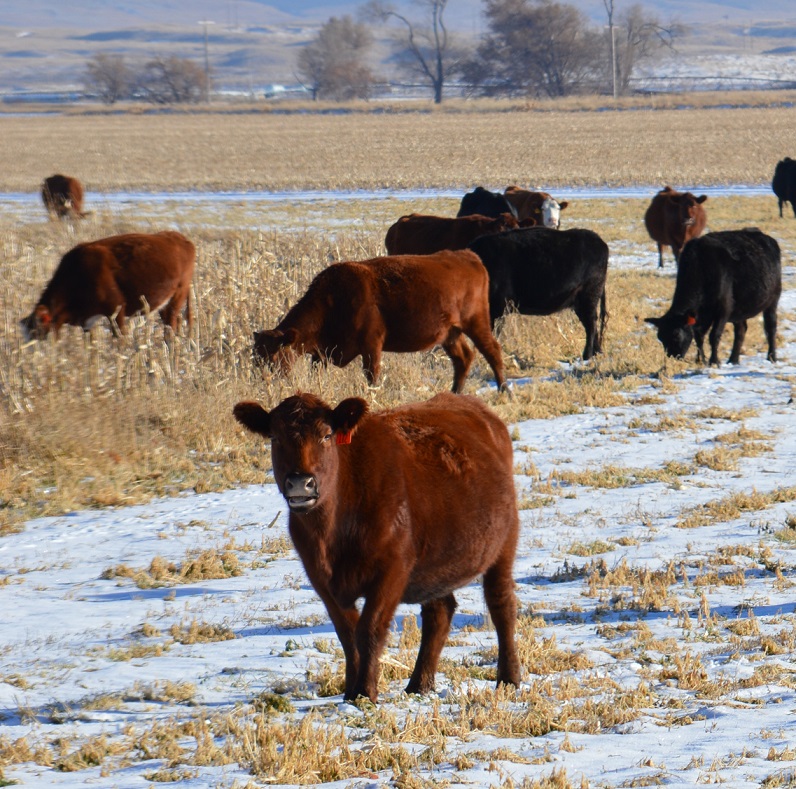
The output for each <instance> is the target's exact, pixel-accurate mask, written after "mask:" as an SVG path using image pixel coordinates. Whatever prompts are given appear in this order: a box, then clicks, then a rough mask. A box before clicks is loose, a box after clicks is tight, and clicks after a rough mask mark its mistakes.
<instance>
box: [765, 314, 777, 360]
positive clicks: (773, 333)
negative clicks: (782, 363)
mask: <svg viewBox="0 0 796 789" xmlns="http://www.w3.org/2000/svg"><path fill="white" fill-rule="evenodd" d="M763 330H764V331H765V333H766V340H768V354H767V356H766V358H767V359H768V361H770V362H776V361H777V307H776V305H774V306H773V307H769V308H768V309H767V310H763Z"/></svg>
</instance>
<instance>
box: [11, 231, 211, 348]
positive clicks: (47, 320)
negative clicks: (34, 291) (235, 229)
mask: <svg viewBox="0 0 796 789" xmlns="http://www.w3.org/2000/svg"><path fill="white" fill-rule="evenodd" d="M195 260H196V249H195V247H194V245H193V244H192V243H191V242H190V241H189V240H188V239H187V238H185V236H183V235H182V234H180V233H177V232H175V231H172V230H165V231H163V232H161V233H127V234H125V235H121V236H111V237H110V238H101V239H99V240H98V241H89V242H86V243H84V244H78V245H77V246H76V247H74V248H73V249H70V250H69V252H67V253H66V254H65V255H64V256H63V257H62V258H61V262H60V263H59V264H58V267H57V268H56V270H55V273H54V274H53V276H52V279H51V280H50V282H49V283H48V285H47V287H45V289H44V291H43V293H42V294H41V297H40V298H39V301H38V303H37V304H36V307H35V308H34V310H33V312H31V314H30V315H28V317H27V318H24V319H23V320H22V321H21V322H20V323H21V324H22V331H23V334H24V336H25V339H26V340H28V339H39V338H41V337H44V336H45V335H46V334H47V333H48V332H49V331H51V330H52V331H54V332H56V334H57V332H58V330H59V329H60V328H61V326H63V325H64V324H65V323H66V324H69V325H71V326H82V327H83V328H84V329H89V328H91V326H92V325H93V324H94V323H95V322H96V321H97V320H98V319H99V318H101V317H102V316H103V315H104V316H106V317H107V318H111V319H113V320H111V326H112V327H113V328H114V332H115V331H116V328H115V327H116V326H118V329H119V331H124V326H125V319H126V318H128V317H129V316H131V315H133V314H135V313H137V312H141V311H142V310H143V309H145V308H147V309H150V310H152V311H153V312H155V311H157V312H160V317H161V318H162V319H163V323H164V325H166V326H169V327H171V329H172V331H174V332H176V331H177V324H178V321H179V318H180V310H182V308H183V307H185V319H186V321H187V322H188V326H189V327H190V325H191V306H190V301H189V292H190V288H191V279H192V277H193V270H194V263H195ZM145 302H146V303H145ZM114 321H115V325H114Z"/></svg>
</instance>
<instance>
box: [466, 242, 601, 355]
mask: <svg viewBox="0 0 796 789" xmlns="http://www.w3.org/2000/svg"><path fill="white" fill-rule="evenodd" d="M470 249H472V250H473V251H474V252H475V253H476V254H477V255H478V256H479V257H480V258H481V260H482V261H483V263H484V266H485V267H486V270H487V272H488V273H489V312H490V316H491V319H492V325H493V326H494V324H495V321H496V320H497V319H498V318H499V317H500V316H501V315H503V313H504V312H505V310H506V307H508V306H510V305H513V306H514V307H515V308H516V309H517V310H518V311H519V312H520V313H522V314H523V315H552V314H553V313H554V312H560V311H561V310H564V309H567V308H570V309H572V310H574V311H575V314H576V315H577V316H578V319H579V320H580V322H581V323H582V324H583V328H584V329H585V330H586V345H585V347H584V349H583V358H584V359H591V357H592V356H593V355H594V354H595V353H600V351H601V350H602V336H603V331H604V329H605V321H606V318H607V314H608V313H607V312H606V308H605V280H606V276H607V272H608V246H607V245H606V243H605V242H604V241H603V240H602V239H601V238H600V237H599V236H598V235H597V234H596V233H594V232H593V231H591V230H584V229H581V228H573V229H571V230H550V228H546V227H538V228H528V229H520V230H509V231H508V232H506V233H501V234H500V235H497V236H482V237H481V238H478V239H476V240H475V241H474V242H473V243H472V244H470ZM598 305H599V319H600V320H599V326H598V322H597V317H598V315H597V314H598Z"/></svg>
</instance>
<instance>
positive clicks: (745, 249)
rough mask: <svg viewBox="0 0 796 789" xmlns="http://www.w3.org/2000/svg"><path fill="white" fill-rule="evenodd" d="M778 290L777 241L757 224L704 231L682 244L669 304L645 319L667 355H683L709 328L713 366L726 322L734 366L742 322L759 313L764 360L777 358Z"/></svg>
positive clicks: (699, 354) (699, 345)
mask: <svg viewBox="0 0 796 789" xmlns="http://www.w3.org/2000/svg"><path fill="white" fill-rule="evenodd" d="M781 292H782V272H781V262H780V250H779V244H777V242H776V241H775V240H774V239H773V238H771V236H767V235H766V234H765V233H761V232H760V230H758V229H757V228H746V229H745V230H724V231H721V232H717V233H707V234H706V235H704V236H702V238H695V239H693V240H692V241H689V242H688V243H687V244H686V245H685V249H684V250H683V254H682V256H681V257H680V267H679V269H678V271H677V284H676V285H675V289H674V296H673V297H672V304H671V306H670V307H669V310H668V311H667V313H666V314H665V315H663V316H662V317H660V318H647V323H651V324H652V325H653V326H655V327H657V329H658V339H659V340H660V341H661V343H663V347H664V349H665V350H666V353H667V354H668V355H669V356H675V357H677V358H678V359H682V358H683V357H684V356H685V354H686V352H687V351H688V348H689V347H690V345H691V340H696V346H697V358H698V360H699V361H700V362H701V363H703V364H704V362H705V352H704V350H703V349H702V341H703V339H704V337H705V333H706V332H707V331H708V329H709V330H710V364H716V365H717V364H718V363H719V357H718V349H719V341H720V340H721V335H722V332H723V331H724V327H725V326H726V325H727V323H728V322H729V323H732V325H733V327H734V329H735V336H734V339H733V344H732V352H731V353H730V359H729V362H730V364H738V360H739V358H740V355H741V347H742V346H743V341H744V337H745V336H746V321H747V319H748V318H752V317H754V316H755V315H759V314H760V313H761V312H762V313H763V327H764V329H765V332H766V339H767V340H768V356H767V358H768V360H769V361H770V362H775V361H776V360H777V303H778V302H779V297H780V293H781Z"/></svg>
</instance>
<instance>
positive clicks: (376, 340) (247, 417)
mask: <svg viewBox="0 0 796 789" xmlns="http://www.w3.org/2000/svg"><path fill="white" fill-rule="evenodd" d="M772 186H773V189H774V191H775V193H776V195H777V198H778V200H779V209H780V216H781V215H782V205H783V202H786V201H789V202H791V204H792V205H793V207H794V215H796V203H795V202H794V201H795V200H796V161H793V160H791V159H785V160H783V161H782V162H780V163H779V164H778V165H777V168H776V173H775V176H774V181H773V184H772ZM42 198H43V200H44V204H45V206H46V208H47V210H48V212H50V213H51V215H54V216H58V217H64V216H72V217H80V216H84V215H85V212H84V211H83V190H82V187H81V186H80V184H79V183H78V182H77V181H76V179H73V178H66V177H64V176H60V175H57V176H53V177H52V178H49V179H47V180H46V181H45V183H44V185H43V187H42ZM705 200H706V197H705V196H704V195H703V196H700V197H695V196H694V195H692V194H691V193H690V192H685V193H681V192H677V191H675V190H674V189H672V188H671V187H669V186H667V187H665V188H664V189H662V190H661V191H660V192H658V193H657V194H656V195H655V196H654V197H653V198H652V201H651V203H650V206H649V208H648V209H647V211H646V214H645V216H644V222H645V226H646V228H647V230H648V232H649V234H650V237H651V238H652V239H653V240H654V241H655V242H656V243H657V245H658V251H659V266H663V247H665V246H669V247H671V248H672V251H673V253H674V257H675V261H676V262H677V264H678V270H677V280H676V285H675V291H674V295H673V298H672V303H671V306H670V308H669V310H668V311H667V312H666V314H665V315H663V316H662V317H660V318H648V319H647V320H648V321H649V322H650V323H652V324H653V325H654V326H655V327H656V328H657V331H658V338H659V339H660V341H661V343H662V344H663V346H664V348H665V350H666V353H668V354H669V355H671V356H676V357H683V356H684V355H685V353H686V352H687V350H688V348H689V347H690V345H691V343H692V341H696V346H697V353H698V357H699V360H700V361H702V362H704V360H705V355H704V350H703V340H704V336H705V334H707V333H708V332H709V341H710V346H711V354H710V358H709V363H710V364H718V363H719V361H718V355H717V352H718V344H719V340H720V338H721V334H722V332H723V330H724V327H725V325H726V324H727V322H730V323H732V324H733V326H734V329H735V336H734V342H733V347H732V352H731V355H730V362H731V363H737V362H738V358H739V354H740V351H741V346H742V343H743V340H744V336H745V333H746V322H747V320H748V319H749V318H751V317H753V316H755V315H758V314H760V313H762V314H763V321H764V328H765V333H766V338H767V341H768V359H769V360H770V361H772V362H773V361H776V327H777V303H778V300H779V297H780V293H781V260H780V249H779V245H778V244H777V242H776V241H775V240H774V239H773V238H771V237H770V236H768V235H766V234H765V233H762V232H761V231H760V230H758V229H756V228H746V229H740V230H725V231H719V232H711V233H707V234H705V235H702V232H703V230H704V228H705V225H706V215H705V209H704V203H705ZM566 207H567V203H566V202H558V201H557V200H555V199H554V198H553V197H552V196H551V195H549V194H547V193H544V192H531V191H527V190H524V189H520V188H519V187H516V186H511V187H508V188H507V189H506V190H505V191H504V193H503V194H499V193H495V192H490V191H488V190H486V189H484V188H483V187H478V188H476V189H475V190H474V191H473V192H470V193H468V194H466V195H465V196H464V197H463V199H462V201H461V207H460V210H459V214H458V216H457V217H436V216H424V215H419V214H412V215H409V216H404V217H401V218H400V219H399V220H398V221H397V222H396V223H395V224H393V225H392V226H391V227H390V228H389V230H388V231H387V235H386V238H385V246H386V248H387V253H388V254H387V256H384V257H376V258H372V259H370V260H363V261H346V262H340V263H335V264H332V265H330V266H328V267H327V268H325V269H324V270H322V271H321V272H320V273H319V274H318V275H317V276H316V277H315V278H314V279H313V280H312V282H311V283H310V285H309V286H308V288H307V290H306V292H305V293H304V295H303V296H302V297H301V298H300V299H299V300H298V301H297V303H296V304H295V305H294V306H293V307H292V308H291V309H290V310H289V311H288V312H287V314H286V315H285V316H284V318H283V319H282V320H281V321H279V323H278V324H277V325H276V326H275V327H274V328H273V329H266V330H262V331H256V332H255V333H254V344H253V355H254V357H255V359H256V360H258V361H259V362H263V363H267V364H269V365H270V366H272V368H273V369H275V370H276V371H277V372H286V371H287V370H288V369H289V368H290V365H291V363H292V361H293V360H294V358H295V357H296V355H297V354H303V353H308V354H310V355H311V356H312V357H313V359H315V360H317V361H322V362H327V361H331V362H332V363H333V364H335V365H338V366H340V367H343V366H345V365H347V364H348V363H350V362H351V361H352V360H354V359H355V358H356V357H357V356H361V357H362V363H363V367H364V370H365V374H366V376H367V379H368V382H369V383H371V384H373V383H375V381H376V380H377V378H378V376H379V371H380V364H381V355H382V353H383V352H385V351H387V352H395V353H409V352H416V351H423V350H427V349H430V348H433V347H434V346H438V345H439V346H441V347H442V348H443V349H444V350H445V351H446V352H447V354H448V356H449V357H450V359H451V361H452V363H453V369H454V376H453V394H449V393H448V394H440V395H437V396H436V397H434V398H432V399H431V400H429V401H427V402H423V403H415V404H411V405H405V406H401V407H398V408H393V409H389V410H384V411H381V412H376V413H371V412H369V409H368V404H367V402H366V401H365V400H363V399H362V398H358V397H351V398H347V399H345V400H343V401H342V402H341V403H339V404H338V405H337V406H336V407H331V406H330V405H328V404H327V403H325V402H323V401H322V400H321V399H320V398H318V397H316V396H315V395H312V394H307V393H305V394H297V395H294V396H293V397H289V398H287V399H286V400H284V401H283V402H282V403H280V404H279V405H277V406H276V407H275V408H274V409H272V410H271V411H270V412H269V411H267V410H266V409H264V408H263V407H262V406H261V405H260V404H259V403H255V402H248V401H246V402H240V403H238V404H237V405H236V406H235V408H234V409H233V415H234V417H235V419H237V421H238V422H239V423H240V424H241V425H243V426H244V427H246V428H247V429H248V430H249V431H251V432H252V433H254V434H256V435H259V436H262V437H265V438H268V439H270V443H271V453H272V465H273V473H274V477H275V480H276V484H277V486H278V488H279V490H280V492H281V494H282V495H283V496H284V498H285V501H286V502H287V505H288V509H289V520H288V528H289V532H290V535H291V538H292V540H293V544H294V545H295V547H296V550H297V552H298V554H299V557H300V558H301V560H302V562H303V564H304V568H305V570H306V572H307V576H308V578H309V580H310V582H311V583H312V585H313V587H314V589H315V590H316V592H317V593H318V595H319V596H320V598H321V599H322V601H323V603H324V605H325V606H326V609H327V611H328V613H329V616H330V618H331V620H332V623H333V625H334V628H335V630H336V632H337V635H338V637H339V639H340V642H341V644H342V647H343V651H344V654H345V660H346V672H345V691H344V697H345V698H346V699H355V698H357V696H360V695H362V696H366V697H368V698H370V699H371V700H373V701H375V700H376V698H377V696H378V676H379V658H380V655H381V653H382V651H383V649H384V646H385V642H386V639H387V635H388V632H389V627H390V623H391V621H392V619H393V615H394V613H395V611H396V609H397V607H398V605H399V604H400V603H402V602H404V603H419V604H420V605H421V616H422V630H421V641H420V647H419V652H418V657H417V661H416V664H415V667H414V670H413V672H412V675H411V677H410V680H409V683H408V685H407V688H406V690H407V692H410V693H428V692H431V691H432V690H433V689H434V680H435V674H436V669H437V665H438V662H439V658H440V654H441V651H442V648H443V646H444V644H445V641H446V639H447V635H448V632H449V630H450V625H451V621H452V617H453V613H454V610H455V607H456V600H455V598H454V595H453V592H454V591H455V590H456V589H458V588H461V587H462V586H464V585H466V584H468V583H470V582H471V581H472V580H473V579H475V578H477V577H478V576H481V577H482V578H483V589H484V597H485V600H486V604H487V607H488V609H489V613H490V615H491V617H492V621H493V622H494V625H495V629H496V632H497V639H498V662H497V683H498V685H500V684H509V685H515V686H516V685H517V684H518V683H519V681H520V662H519V658H518V654H517V648H516V644H515V621H516V611H517V603H516V598H515V593H514V581H513V564H514V555H515V552H516V546H517V539H518V530H519V517H518V512H517V501H516V495H515V490H514V482H513V450H512V442H511V439H510V437H509V434H508V430H507V428H506V425H505V424H504V423H503V422H502V420H500V419H499V418H498V417H497V416H496V415H495V414H494V413H492V412H491V411H490V410H489V409H488V408H487V407H486V406H485V405H484V404H483V403H482V402H481V401H480V400H478V399H477V398H474V397H468V396H466V395H461V394H458V393H459V392H461V390H462V388H463V386H464V381H465V378H466V376H467V372H468V370H469V368H470V365H471V363H472V361H473V358H474V351H473V350H472V348H471V347H470V345H469V343H468V342H467V340H466V339H465V338H469V339H470V340H471V341H472V342H473V344H474V345H475V347H476V348H477V349H478V350H479V351H480V352H481V354H483V356H484V357H485V358H486V360H487V361H488V363H489V365H490V367H491V368H492V372H493V373H494V376H495V380H496V382H497V385H498V387H499V388H501V389H503V388H505V386H506V379H505V373H504V368H503V361H502V355H501V349H500V345H499V343H498V341H497V340H496V338H495V336H494V333H493V332H494V326H495V322H496V321H497V320H498V318H500V317H501V316H502V315H503V314H504V312H505V310H506V309H507V307H509V306H513V307H514V308H515V309H516V310H518V311H519V312H520V313H521V314H524V315H550V314H552V313H555V312H559V311H561V310H564V309H572V310H573V311H574V312H575V314H576V315H577V317H578V319H579V320H580V322H581V323H582V324H583V327H584V329H585V332H586V344H585V346H584V349H583V353H582V357H583V359H584V360H588V359H590V358H591V357H592V356H593V355H594V354H596V353H600V351H601V349H602V343H603V332H604V328H605V321H606V315H607V310H606V299H605V290H606V278H607V271H608V256H609V251H608V246H607V245H606V243H605V242H604V241H603V240H602V239H601V238H600V236H599V235H598V234H597V233H595V232H593V231H591V230H586V229H580V228H574V229H569V230H561V229H560V217H561V211H562V210H563V209H565V208H566ZM195 259H196V250H195V248H194V245H193V244H192V243H191V241H189V240H188V239H187V238H185V237H184V236H183V235H182V234H180V233H177V232H174V231H165V232H161V233H154V234H144V233H130V234H126V235H120V236H113V237H110V238H104V239H100V240H97V241H92V242H87V243H83V244H79V245H77V246H76V247H74V248H73V249H71V250H69V251H68V252H67V253H66V254H65V255H64V256H63V258H62V259H61V261H60V263H59V265H58V267H57V268H56V270H55V273H54V274H53V276H52V278H51V280H50V282H49V283H48V284H47V286H46V287H45V289H44V291H43V293H42V295H41V297H40V298H39V301H38V303H37V304H36V306H35V307H34V309H33V311H32V312H31V314H30V315H29V316H27V317H26V318H25V319H23V320H22V322H21V323H22V329H23V333H24V335H25V337H26V338H29V339H34V338H40V337H43V336H44V335H46V334H47V333H48V332H49V331H55V332H57V331H58V329H59V328H60V327H61V326H63V325H64V324H71V325H77V326H82V327H84V328H86V327H89V326H90V325H91V324H92V323H93V322H94V321H95V320H97V319H98V318H101V317H103V316H105V317H108V318H109V319H111V325H112V327H113V329H114V331H115V332H117V331H118V332H123V331H124V328H125V320H126V318H127V317H129V316H130V315H133V314H135V313H136V312H140V311H141V310H142V309H146V310H153V311H158V312H159V313H160V315H161V317H162V320H163V322H164V325H166V326H168V327H170V329H171V331H172V332H176V331H177V330H178V328H179V322H180V312H181V311H182V310H183V308H184V310H185V319H186V321H187V323H188V325H189V326H190V325H191V307H190V300H189V292H190V286H191V280H192V276H193V272H194V266H195ZM360 598H364V604H363V606H362V610H361V612H360V611H359V610H358V608H357V601H358V600H359V599H360Z"/></svg>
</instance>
